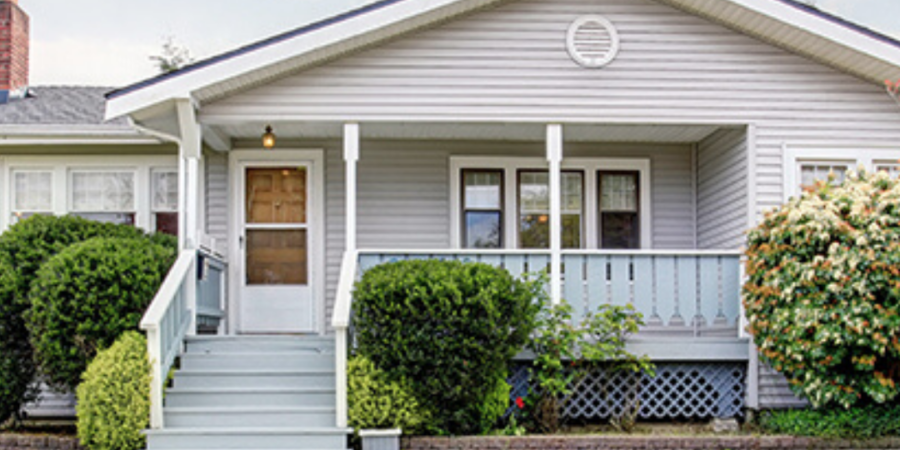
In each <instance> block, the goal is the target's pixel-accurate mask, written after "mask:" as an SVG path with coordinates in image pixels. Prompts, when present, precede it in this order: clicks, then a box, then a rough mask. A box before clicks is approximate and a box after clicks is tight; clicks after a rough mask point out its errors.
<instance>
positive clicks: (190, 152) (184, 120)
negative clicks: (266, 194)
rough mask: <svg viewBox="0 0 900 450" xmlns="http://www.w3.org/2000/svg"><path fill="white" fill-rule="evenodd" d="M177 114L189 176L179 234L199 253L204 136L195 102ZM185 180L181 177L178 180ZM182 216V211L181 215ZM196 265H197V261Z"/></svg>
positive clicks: (193, 310)
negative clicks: (201, 169)
mask: <svg viewBox="0 0 900 450" xmlns="http://www.w3.org/2000/svg"><path fill="white" fill-rule="evenodd" d="M176 109H177V111H178V126H179V129H180V131H181V143H180V145H179V147H178V152H179V156H180V158H181V159H182V160H184V164H183V166H182V167H183V168H184V169H185V170H186V171H187V173H186V174H185V175H184V176H183V181H184V184H182V185H181V188H182V191H181V192H182V193H181V194H180V195H182V196H184V201H183V203H182V204H183V205H184V210H183V214H184V221H183V223H184V230H179V233H178V234H179V235H181V236H183V239H181V240H180V241H181V244H182V245H183V247H182V249H183V250H196V249H197V248H199V244H200V243H199V228H198V226H199V223H200V221H199V216H200V208H199V200H198V199H199V197H200V192H199V190H200V157H201V155H202V140H203V137H202V132H201V130H200V124H199V123H198V122H197V114H196V111H195V109H194V102H193V101H192V100H191V99H189V98H183V99H178V100H177V101H176ZM179 178H182V177H179ZM179 212H182V211H179ZM194 263H195V264H196V258H195V261H194ZM192 269H193V273H191V274H189V276H188V277H187V278H185V283H187V285H186V286H185V296H186V299H185V300H186V301H187V308H188V313H189V314H190V317H191V322H190V324H189V326H188V335H189V336H193V335H195V334H197V276H196V273H197V272H196V266H195V265H193V264H192Z"/></svg>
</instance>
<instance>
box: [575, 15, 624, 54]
mask: <svg viewBox="0 0 900 450" xmlns="http://www.w3.org/2000/svg"><path fill="white" fill-rule="evenodd" d="M566 47H567V48H568V50H569V55H570V56H572V59H573V60H575V62H577V63H578V64H579V65H581V66H584V67H603V66H605V65H607V64H609V63H610V62H611V61H612V60H613V59H614V58H615V57H616V54H618V53H619V33H618V32H617V31H616V28H615V27H614V26H613V24H612V22H610V21H609V20H607V19H606V18H605V17H602V16H582V17H579V18H578V19H575V21H574V22H572V25H570V26H569V33H568V35H567V36H566Z"/></svg>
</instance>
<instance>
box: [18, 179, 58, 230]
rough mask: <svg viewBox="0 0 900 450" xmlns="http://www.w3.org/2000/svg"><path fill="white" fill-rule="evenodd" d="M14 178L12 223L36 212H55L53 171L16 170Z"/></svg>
mask: <svg viewBox="0 0 900 450" xmlns="http://www.w3.org/2000/svg"><path fill="white" fill-rule="evenodd" d="M12 178H13V180H12V188H13V195H12V201H13V207H12V223H16V222H18V221H19V220H22V219H27V218H28V217H30V216H32V215H34V214H52V213H53V172H51V171H46V170H16V171H14V172H13V173H12Z"/></svg>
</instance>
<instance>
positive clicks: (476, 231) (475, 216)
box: [466, 211, 502, 248]
mask: <svg viewBox="0 0 900 450" xmlns="http://www.w3.org/2000/svg"><path fill="white" fill-rule="evenodd" d="M500 228H501V227H500V213H499V212H482V211H469V212H467V213H466V248H500V242H501V241H500V235H501V234H502V230H501V229H500Z"/></svg>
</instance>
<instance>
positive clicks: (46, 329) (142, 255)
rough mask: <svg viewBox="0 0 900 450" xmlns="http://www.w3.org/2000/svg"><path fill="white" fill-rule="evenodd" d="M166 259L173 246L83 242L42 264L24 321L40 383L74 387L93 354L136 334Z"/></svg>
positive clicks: (168, 260)
mask: <svg viewBox="0 0 900 450" xmlns="http://www.w3.org/2000/svg"><path fill="white" fill-rule="evenodd" d="M174 261H175V249H173V248H169V247H164V246H161V245H158V244H155V243H154V242H152V241H150V240H149V239H144V238H140V239H119V238H96V239H91V240H89V241H86V242H83V243H80V244H75V245H72V246H70V247H68V248H66V249H65V250H63V251H62V252H60V253H59V254H58V255H56V256H54V257H53V258H51V259H50V260H49V261H47V262H46V263H45V264H44V265H43V266H42V267H41V269H40V270H39V271H38V274H37V278H36V279H35V280H34V282H33V283H32V289H31V294H30V299H31V310H30V311H29V312H28V313H27V314H26V321H27V324H28V328H29V331H30V333H31V342H32V345H33V347H34V352H35V358H36V359H37V361H38V363H39V366H40V368H41V370H42V371H43V373H44V375H45V376H46V377H47V379H48V381H49V382H51V383H52V384H54V385H57V386H64V387H68V388H70V389H74V388H75V387H76V386H77V385H78V382H79V379H80V375H81V373H82V372H83V371H84V369H85V367H87V364H88V362H89V361H90V360H91V359H92V358H93V357H94V355H96V353H97V351H98V350H101V349H103V348H106V347H108V346H109V345H111V344H112V343H113V342H114V341H115V340H116V339H117V338H118V337H119V336H120V335H121V334H122V333H124V332H125V331H129V330H135V329H137V326H138V324H139V323H140V320H141V316H142V315H143V314H144V310H145V309H146V308H147V306H148V305H149V304H150V301H151V300H153V296H154V295H156V291H157V289H159V286H160V284H162V281H163V279H165V276H166V273H167V272H168V271H169V268H170V267H171V265H172V263H174Z"/></svg>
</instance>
